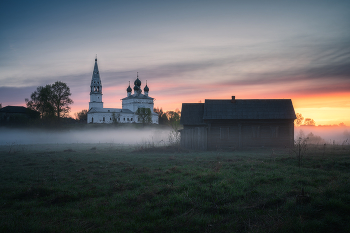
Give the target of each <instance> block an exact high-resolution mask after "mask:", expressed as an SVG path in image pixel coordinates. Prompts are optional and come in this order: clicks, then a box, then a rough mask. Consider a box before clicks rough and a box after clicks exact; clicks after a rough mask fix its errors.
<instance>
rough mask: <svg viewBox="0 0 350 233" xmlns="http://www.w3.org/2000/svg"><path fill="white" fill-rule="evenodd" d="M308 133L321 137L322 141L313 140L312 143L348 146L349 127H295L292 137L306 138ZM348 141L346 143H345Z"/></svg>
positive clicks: (349, 139) (349, 138)
mask: <svg viewBox="0 0 350 233" xmlns="http://www.w3.org/2000/svg"><path fill="white" fill-rule="evenodd" d="M310 133H312V134H313V135H314V136H319V137H321V138H322V139H323V140H324V141H321V140H318V139H317V140H314V141H313V143H315V144H317V143H327V144H343V143H346V144H349V141H350V127H334V126H333V127H332V126H329V127H327V126H324V127H322V126H321V127H320V126H301V127H295V129H294V137H295V139H298V138H299V137H307V136H308V135H309V134H310ZM347 139H348V141H346V140H347Z"/></svg>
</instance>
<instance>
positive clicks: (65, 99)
mask: <svg viewBox="0 0 350 233" xmlns="http://www.w3.org/2000/svg"><path fill="white" fill-rule="evenodd" d="M70 95H71V93H70V88H69V87H68V86H67V84H66V83H63V82H60V81H57V82H55V83H54V84H52V85H46V86H45V87H43V86H39V87H38V88H37V90H36V91H34V92H33V93H32V94H31V96H30V99H25V102H26V105H27V107H28V108H29V109H33V110H36V111H38V112H40V114H41V117H42V119H50V118H54V117H56V118H57V119H60V118H61V117H65V116H67V115H68V113H69V111H70V107H69V105H70V104H72V103H73V100H71V99H70Z"/></svg>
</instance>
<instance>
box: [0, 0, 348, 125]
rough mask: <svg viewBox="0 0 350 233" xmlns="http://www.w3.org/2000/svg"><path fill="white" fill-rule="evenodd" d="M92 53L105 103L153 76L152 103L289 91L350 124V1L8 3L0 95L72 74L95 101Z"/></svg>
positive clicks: (83, 98) (21, 93)
mask: <svg viewBox="0 0 350 233" xmlns="http://www.w3.org/2000/svg"><path fill="white" fill-rule="evenodd" d="M96 55H97V59H98V66H99V71H100V76H101V80H102V86H103V102H104V107H109V108H121V99H122V98H124V97H126V94H127V93H126V88H127V87H128V85H129V81H130V82H131V83H133V82H134V80H135V79H136V74H137V72H138V73H139V78H140V80H141V81H142V85H141V87H142V88H143V87H144V85H145V83H146V80H147V84H148V87H149V89H150V91H149V95H150V96H151V97H153V98H155V107H159V108H163V110H165V111H168V110H175V109H176V108H178V109H181V104H182V103H198V102H200V101H201V102H204V101H205V99H230V98H231V96H235V97H236V99H271V98H274V99H275V98H276V99H292V102H293V105H294V108H295V112H297V113H301V114H302V115H303V116H304V117H305V118H312V119H314V120H315V122H316V124H318V125H325V124H339V123H340V122H344V123H345V124H346V125H350V117H349V116H350V1H347V0H343V1H341V0H332V1H326V0H317V1H314V0H310V1H298V0H293V1H287V0H278V1H272V0H266V1H249V0H245V1H239V0H237V1H236V0H230V1H221V0H216V1H205V0H202V1H197V0H186V1H168V0H162V1H148V0H144V1H133V0H128V1H126V0H125V1H124V0H123V1H103V0H102V1H89V0H84V1H62V0H61V1H55V0H52V1H35V0H33V1H16V0H14V1H1V3H0V72H1V75H0V103H2V106H7V105H19V106H25V101H24V99H25V98H29V97H30V94H31V93H32V92H34V91H35V90H36V88H37V87H38V86H44V85H46V84H53V83H54V82H55V81H62V82H65V83H67V85H68V86H69V87H70V89H71V93H72V96H71V98H72V99H73V101H74V104H72V105H71V108H72V111H71V113H70V115H71V116H74V113H75V112H78V111H81V110H83V109H88V103H89V98H90V97H89V91H90V82H91V77H92V71H93V67H94V59H95V57H96Z"/></svg>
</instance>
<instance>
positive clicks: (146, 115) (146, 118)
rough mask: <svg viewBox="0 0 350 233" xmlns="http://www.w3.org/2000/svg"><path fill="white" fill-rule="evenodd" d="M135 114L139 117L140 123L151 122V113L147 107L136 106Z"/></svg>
mask: <svg viewBox="0 0 350 233" xmlns="http://www.w3.org/2000/svg"><path fill="white" fill-rule="evenodd" d="M136 115H137V116H138V118H139V122H141V123H142V124H151V123H152V113H151V109H149V108H138V109H137V111H136Z"/></svg>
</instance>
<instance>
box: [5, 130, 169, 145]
mask: <svg viewBox="0 0 350 233" xmlns="http://www.w3.org/2000/svg"><path fill="white" fill-rule="evenodd" d="M170 133H171V130H170V129H159V128H158V129H157V128H147V127H146V128H142V129H135V128H115V127H113V128H94V129H70V130H56V131H54V130H40V129H8V128H0V145H6V144H14V143H15V144H46V143H48V144H52V143H121V144H143V143H145V144H146V143H147V144H148V143H154V144H155V145H157V144H167V143H168V142H169V137H170Z"/></svg>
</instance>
